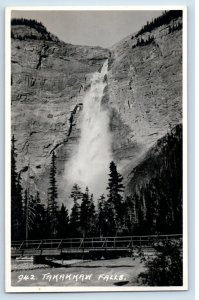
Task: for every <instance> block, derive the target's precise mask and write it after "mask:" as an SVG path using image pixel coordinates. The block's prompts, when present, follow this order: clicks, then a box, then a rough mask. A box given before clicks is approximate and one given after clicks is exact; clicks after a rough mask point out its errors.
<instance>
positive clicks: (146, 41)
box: [132, 36, 154, 49]
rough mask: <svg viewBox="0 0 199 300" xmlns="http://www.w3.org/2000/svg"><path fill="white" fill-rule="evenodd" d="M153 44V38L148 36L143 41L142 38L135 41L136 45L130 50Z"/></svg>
mask: <svg viewBox="0 0 199 300" xmlns="http://www.w3.org/2000/svg"><path fill="white" fill-rule="evenodd" d="M152 42H154V37H153V36H148V37H147V38H145V39H143V38H142V37H139V38H138V39H137V41H136V43H135V44H134V45H133V46H132V49H134V48H136V47H143V46H147V45H149V44H151V43H152Z"/></svg>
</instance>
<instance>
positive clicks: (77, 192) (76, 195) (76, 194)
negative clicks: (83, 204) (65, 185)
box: [70, 183, 82, 202]
mask: <svg viewBox="0 0 199 300" xmlns="http://www.w3.org/2000/svg"><path fill="white" fill-rule="evenodd" d="M70 197H71V198H72V199H73V201H74V202H76V201H78V200H80V199H81V198H82V192H81V188H80V187H79V186H78V184H76V183H75V184H74V186H73V188H72V191H71V195H70Z"/></svg>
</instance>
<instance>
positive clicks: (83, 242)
mask: <svg viewBox="0 0 199 300" xmlns="http://www.w3.org/2000/svg"><path fill="white" fill-rule="evenodd" d="M181 239H182V235H181V234H171V235H158V236H157V235H145V236H117V237H90V238H67V239H43V240H23V241H12V242H11V248H12V249H18V250H23V249H64V248H67V249H69V248H70V249H77V248H85V249H86V248H93V249H95V248H113V249H118V248H121V249H122V248H131V247H135V246H141V247H151V246H152V245H153V244H154V242H155V241H158V242H160V241H165V240H181Z"/></svg>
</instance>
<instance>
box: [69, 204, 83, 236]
mask: <svg viewBox="0 0 199 300" xmlns="http://www.w3.org/2000/svg"><path fill="white" fill-rule="evenodd" d="M80 209H81V208H80V204H79V203H78V202H77V201H75V202H74V205H73V207H72V209H71V214H70V235H71V236H72V237H79V236H80Z"/></svg>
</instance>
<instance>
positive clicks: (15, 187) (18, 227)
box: [11, 135, 24, 240]
mask: <svg viewBox="0 0 199 300" xmlns="http://www.w3.org/2000/svg"><path fill="white" fill-rule="evenodd" d="M11 142H12V143H11V238H12V240H18V239H22V238H23V237H24V236H23V233H24V227H23V198H22V187H21V178H20V174H18V172H17V167H16V157H17V153H16V150H17V149H16V147H15V142H16V140H15V137H14V135H13V136H12V141H11Z"/></svg>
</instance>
